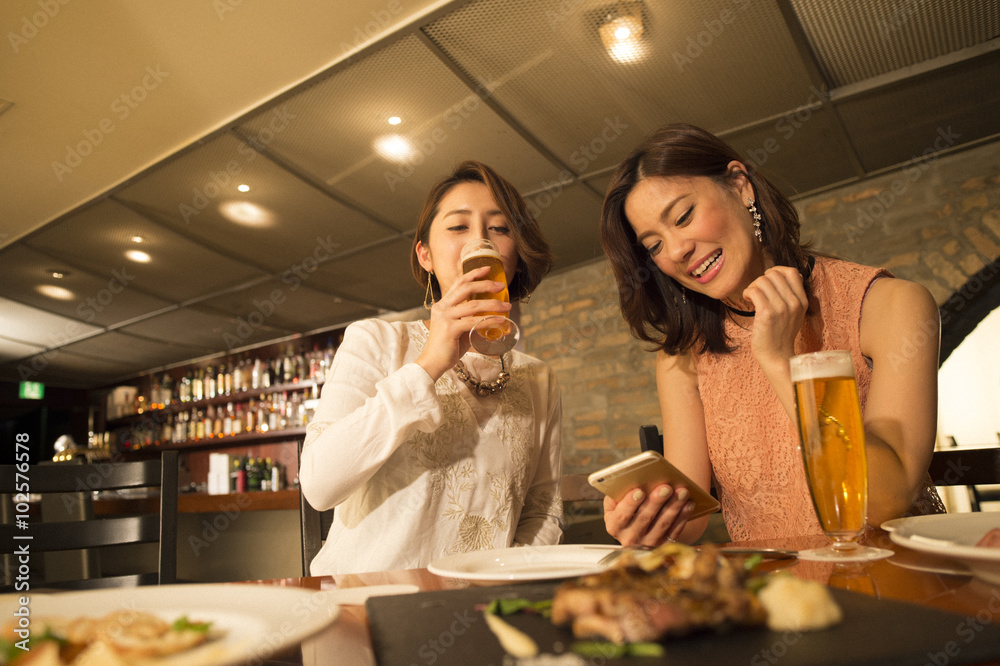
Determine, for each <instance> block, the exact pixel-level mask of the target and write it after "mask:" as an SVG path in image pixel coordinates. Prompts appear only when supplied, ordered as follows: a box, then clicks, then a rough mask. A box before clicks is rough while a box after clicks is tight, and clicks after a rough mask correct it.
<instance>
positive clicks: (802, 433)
mask: <svg viewBox="0 0 1000 666" xmlns="http://www.w3.org/2000/svg"><path fill="white" fill-rule="evenodd" d="M790 367H791V375H792V385H793V386H794V389H795V408H796V412H797V416H798V428H799V440H800V442H801V444H802V459H803V461H804V463H805V470H806V479H807V480H808V482H809V492H810V493H811V495H812V500H813V506H815V507H816V515H817V516H818V517H819V522H820V525H822V527H823V531H824V532H825V533H826V535H827V537H829V538H830V539H831V540H832V541H833V545H832V546H828V547H826V548H816V549H813V550H805V551H799V558H800V559H805V560H825V561H837V562H851V561H860V560H877V559H881V558H883V557H889V556H890V555H892V551H890V550H885V549H883V548H872V547H869V546H862V545H860V544H859V543H858V539H859V538H860V537H861V535H862V534H863V533H864V530H865V523H866V521H867V519H868V460H867V458H866V457H865V431H864V426H863V423H862V420H861V403H860V401H859V399H858V385H857V382H856V380H855V376H854V364H853V363H852V362H851V352H849V351H821V352H815V353H812V354H800V355H799V356H795V357H793V358H792V360H791V366H790Z"/></svg>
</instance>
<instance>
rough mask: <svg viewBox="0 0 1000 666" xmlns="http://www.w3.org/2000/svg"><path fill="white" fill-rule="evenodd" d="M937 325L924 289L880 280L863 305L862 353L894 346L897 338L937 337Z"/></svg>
mask: <svg viewBox="0 0 1000 666" xmlns="http://www.w3.org/2000/svg"><path fill="white" fill-rule="evenodd" d="M940 325H941V324H940V314H939V311H938V306H937V303H935V301H934V297H933V296H932V295H931V293H930V291H928V290H927V288H926V287H924V286H923V285H921V284H918V283H916V282H910V281H909V280H901V279H898V278H882V279H879V280H876V281H875V282H874V283H873V284H872V286H871V288H870V289H869V290H868V293H867V294H866V296H865V301H864V305H863V306H862V310H861V346H862V350H863V351H864V350H865V348H867V349H873V348H875V347H877V346H880V345H881V344H885V343H890V344H894V343H893V340H892V339H893V338H897V339H898V338H899V337H900V336H907V337H911V336H915V335H920V336H921V337H938V335H939V334H940ZM865 355H866V356H867V355H869V354H867V353H866V354H865Z"/></svg>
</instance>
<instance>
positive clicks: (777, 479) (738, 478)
mask: <svg viewBox="0 0 1000 666" xmlns="http://www.w3.org/2000/svg"><path fill="white" fill-rule="evenodd" d="M884 276H889V277H891V273H889V272H888V271H887V270H885V269H879V268H871V267H868V266H861V265H858V264H852V263H848V262H845V261H840V260H837V259H827V258H823V257H818V258H817V259H816V264H815V266H814V268H813V273H812V292H813V295H812V299H811V300H810V306H809V309H810V312H809V314H808V315H807V316H806V321H805V324H804V325H803V327H802V331H800V332H799V335H798V337H797V338H796V340H795V353H796V354H802V353H806V352H812V351H820V350H824V349H850V350H852V357H853V360H854V371H855V373H856V375H857V379H858V392H859V394H860V397H861V409H862V411H864V408H865V404H866V403H867V399H868V388H869V386H870V384H871V377H872V371H871V367H870V365H869V359H866V358H865V357H864V356H862V355H861V351H860V349H861V342H860V338H861V330H860V329H861V305H862V301H863V299H864V297H865V294H866V293H867V291H868V288H869V287H870V286H871V284H872V283H873V282H874V281H875V280H877V279H878V278H880V277H884ZM726 333H727V334H728V335H729V339H730V341H731V342H732V344H733V345H735V346H736V347H737V349H736V350H735V351H734V352H732V353H731V354H696V355H695V363H696V367H697V370H698V387H699V391H700V393H701V399H702V402H703V404H704V408H705V425H706V429H707V432H708V448H709V457H710V459H711V461H712V473H713V476H714V477H715V484H716V487H717V489H718V491H719V499H720V502H721V503H722V512H723V516H724V519H725V522H726V527H727V529H728V530H729V536H730V538H731V539H733V540H734V541H741V540H747V539H773V538H779V537H786V536H797V535H813V534H822V533H823V531H822V529H821V528H820V525H819V520H818V519H817V518H816V512H815V509H814V508H813V504H812V499H811V498H810V496H809V487H808V486H807V484H806V478H805V472H804V470H803V466H802V457H801V454H800V452H799V449H798V444H799V442H798V433H797V432H796V429H795V424H794V423H793V422H792V421H791V419H789V418H788V415H787V414H786V413H785V410H784V408H783V407H782V406H781V403H780V402H778V398H777V396H776V395H775V393H774V390H773V389H772V388H771V385H770V383H768V381H767V378H766V377H765V376H764V373H763V371H762V370H761V369H760V366H759V365H758V364H757V363H756V361H754V359H753V356H752V355H751V352H750V333H751V328H750V327H747V328H743V327H741V326H740V325H738V324H736V323H735V322H734V321H732V319H729V320H727V322H726ZM734 391H735V392H738V394H739V396H740V398H739V399H738V400H735V401H734V400H733V393H734ZM927 482H928V483H927V485H926V486H925V488H924V490H923V491H922V492H921V494H920V496H919V498H918V500H917V502H916V503H915V504H914V507H913V508H912V509H911V511H912V512H913V513H915V514H924V513H941V512H943V511H944V507H943V505H942V504H941V500H940V498H939V497H938V495H937V492H936V491H935V490H934V487H933V486H932V485H930V478H929V477H928V479H927Z"/></svg>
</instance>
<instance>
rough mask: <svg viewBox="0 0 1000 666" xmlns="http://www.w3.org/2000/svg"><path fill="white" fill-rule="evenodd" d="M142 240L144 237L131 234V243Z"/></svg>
mask: <svg viewBox="0 0 1000 666" xmlns="http://www.w3.org/2000/svg"><path fill="white" fill-rule="evenodd" d="M144 240H146V239H145V238H143V237H142V236H132V242H133V243H141V242H143V241H144Z"/></svg>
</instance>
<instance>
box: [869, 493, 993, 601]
mask: <svg viewBox="0 0 1000 666" xmlns="http://www.w3.org/2000/svg"><path fill="white" fill-rule="evenodd" d="M889 538H890V539H892V540H893V541H894V542H896V543H898V544H899V545H901V546H905V547H906V548H911V549H913V550H917V551H920V552H924V553H930V554H932V555H938V556H940V557H945V558H948V559H950V560H954V561H957V562H960V563H962V564H963V565H965V566H966V567H968V568H969V570H970V571H971V572H972V574H973V575H974V576H976V577H977V578H981V579H983V580H985V581H988V582H990V583H994V584H998V585H1000V513H998V512H993V511H986V512H977V513H950V514H936V515H930V516H912V517H910V518H906V519H901V520H898V521H896V522H895V523H894V525H893V529H892V531H890V532H889Z"/></svg>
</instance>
